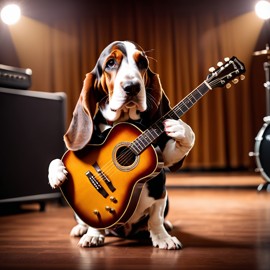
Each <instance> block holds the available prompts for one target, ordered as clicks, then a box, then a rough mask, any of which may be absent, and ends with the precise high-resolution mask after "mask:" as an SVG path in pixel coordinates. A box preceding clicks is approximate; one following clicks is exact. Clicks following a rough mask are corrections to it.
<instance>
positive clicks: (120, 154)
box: [116, 146, 136, 167]
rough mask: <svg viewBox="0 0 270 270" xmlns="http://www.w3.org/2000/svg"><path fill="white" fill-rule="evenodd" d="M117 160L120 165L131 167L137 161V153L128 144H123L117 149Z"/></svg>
mask: <svg viewBox="0 0 270 270" xmlns="http://www.w3.org/2000/svg"><path fill="white" fill-rule="evenodd" d="M116 160H117V162H118V164H119V165H120V166H124V167H129V166H131V165H132V164H133V163H134V162H135V161H136V155H135V154H134V153H133V152H132V151H131V150H130V149H129V148H128V147H127V146H121V147H119V148H118V149H117V151H116Z"/></svg>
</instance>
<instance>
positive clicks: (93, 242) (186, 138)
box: [48, 42, 195, 249]
mask: <svg viewBox="0 0 270 270" xmlns="http://www.w3.org/2000/svg"><path fill="white" fill-rule="evenodd" d="M125 46H126V49H127V59H123V60H122V63H121V66H120V68H119V70H118V73H117V76H116V79H115V82H114V91H113V94H112V95H111V96H110V97H109V98H108V99H107V100H104V101H103V102H100V104H99V106H100V108H99V109H100V110H101V112H102V114H103V116H104V117H105V118H106V119H107V120H108V121H114V122H121V121H127V120H128V119H134V120H136V119H138V118H139V114H138V113H137V111H141V112H142V111H145V110H146V93H145V86H144V83H143V78H142V76H141V74H140V72H139V70H138V68H137V65H136V63H135V61H134V58H133V54H134V53H135V52H136V48H135V46H134V45H133V44H132V43H129V42H125ZM127 81H132V82H136V83H139V84H140V86H141V89H140V91H139V92H138V94H137V95H136V96H134V97H132V100H130V98H129V99H128V97H127V95H126V93H125V91H124V90H123V88H122V85H123V83H125V82H127ZM112 110H113V111H112ZM109 127H110V126H108V125H104V124H102V125H101V126H100V128H101V130H102V131H103V130H105V129H107V128H109ZM164 128H165V131H166V133H167V134H168V136H170V137H171V138H172V139H170V140H169V141H168V142H167V144H166V146H165V149H164V151H163V158H164V162H165V165H167V166H170V165H172V164H174V163H176V162H178V161H179V160H181V159H182V158H183V157H184V156H185V155H187V154H188V153H189V151H190V149H191V148H192V146H193V144H194V141H195V135H194V133H193V131H192V129H191V128H190V127H189V126H188V125H187V124H186V123H184V122H183V121H181V120H179V121H177V120H166V121H164ZM67 174H68V172H67V170H66V168H65V166H64V164H63V162H62V161H61V160H60V159H55V160H53V161H52V162H51V163H50V165H49V175H48V178H49V183H50V185H51V186H52V188H56V187H59V186H61V185H62V183H63V182H64V181H65V180H66V179H67ZM166 199H167V195H166V196H165V197H164V198H162V199H159V200H155V199H154V198H151V197H149V196H148V189H147V188H146V186H144V187H143V188H142V192H141V197H140V200H139V203H138V206H137V209H136V211H135V212H134V214H133V215H132V217H131V218H130V219H129V221H128V222H127V223H126V224H125V225H124V230H125V233H126V234H128V233H129V231H130V230H131V228H132V226H131V224H133V223H136V222H137V221H139V220H140V218H141V217H142V216H144V215H147V214H148V215H149V221H148V230H149V232H150V236H151V239H152V243H153V246H155V247H159V248H160V249H180V248H181V247H182V244H181V243H180V242H179V240H178V239H177V238H176V237H172V236H171V235H169V234H168V232H167V231H166V229H165V228H164V223H165V221H164V217H163V216H164V209H165V206H166ZM77 221H78V224H77V225H76V226H74V227H73V229H72V230H71V232H70V235H71V236H81V239H80V241H79V243H78V245H79V246H81V247H92V246H101V245H103V244H104V241H105V231H104V230H96V229H94V228H91V227H89V226H87V225H86V224H85V223H83V222H82V221H81V220H80V219H79V218H78V217H77Z"/></svg>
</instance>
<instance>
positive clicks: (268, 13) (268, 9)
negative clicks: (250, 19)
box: [255, 0, 270, 20]
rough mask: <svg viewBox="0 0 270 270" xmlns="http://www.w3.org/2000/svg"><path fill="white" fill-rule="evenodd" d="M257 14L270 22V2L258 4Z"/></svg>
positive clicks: (256, 7) (256, 6)
mask: <svg viewBox="0 0 270 270" xmlns="http://www.w3.org/2000/svg"><path fill="white" fill-rule="evenodd" d="M255 12H256V14H257V16H258V17H259V18H261V19H263V20H268V19H269V18H270V2H268V1H264V0H262V1H259V2H257V4H256V5H255Z"/></svg>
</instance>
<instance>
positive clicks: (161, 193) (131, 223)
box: [48, 41, 195, 249]
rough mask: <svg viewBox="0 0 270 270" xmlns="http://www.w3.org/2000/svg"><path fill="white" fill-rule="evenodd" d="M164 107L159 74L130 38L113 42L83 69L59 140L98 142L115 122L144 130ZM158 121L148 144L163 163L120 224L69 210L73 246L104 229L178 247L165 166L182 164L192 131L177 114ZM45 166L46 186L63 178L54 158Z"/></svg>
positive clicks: (90, 242)
mask: <svg viewBox="0 0 270 270" xmlns="http://www.w3.org/2000/svg"><path fill="white" fill-rule="evenodd" d="M169 110H171V107H170V102H169V99H168V97H167V96H166V94H165V92H164V90H163V88H162V85H161V82H160V78H159V75H158V74H156V73H154V72H153V71H152V70H151V69H150V67H149V59H148V57H147V55H146V53H145V51H144V50H143V49H142V48H141V47H140V46H139V45H138V44H136V43H135V42H131V41H114V42H112V43H111V44H109V45H108V46H107V47H106V48H105V49H104V50H103V51H102V52H101V54H100V56H99V59H98V60H97V63H96V65H95V67H94V68H93V70H92V71H91V72H89V73H88V74H86V78H85V80H84V83H83V88H82V91H81V93H80V97H79V100H78V102H77V104H76V106H75V109H74V112H73V117H72V120H71V123H70V126H69V128H68V130H67V132H66V134H65V135H64V141H65V144H66V147H67V149H69V150H71V151H78V150H81V149H83V148H84V147H85V146H86V145H87V144H89V142H90V143H102V141H103V140H104V139H105V137H106V131H107V130H110V128H112V127H113V126H114V125H115V124H116V123H119V122H131V123H133V124H135V125H137V126H138V127H139V128H141V129H142V130H144V129H146V128H148V127H149V126H150V125H151V124H153V123H154V122H155V121H157V120H158V119H160V117H161V116H163V115H164V114H165V113H167V112H168V111H169ZM163 125H164V131H165V132H163V133H162V135H161V136H160V137H159V138H158V139H157V140H156V141H155V143H154V146H155V149H156V150H157V153H159V155H158V156H159V159H160V162H163V164H164V167H163V169H162V170H161V171H160V173H159V174H158V175H157V176H155V177H153V178H152V179H150V180H148V181H147V182H146V183H145V184H144V186H143V188H142V191H141V196H140V200H139V202H138V206H137V208H136V210H135V212H134V213H133V215H132V216H131V218H130V219H129V220H128V221H127V222H126V223H125V224H124V225H123V226H120V228H115V229H114V228H109V229H105V230H98V229H95V228H92V227H89V226H88V225H87V224H85V223H84V222H83V221H82V220H80V218H79V217H78V216H77V215H76V214H75V215H76V220H77V225H76V226H75V227H74V228H73V229H72V230H71V233H70V234H71V235H72V236H81V238H80V240H79V243H78V245H79V246H81V247H93V246H94V247H96V246H102V245H103V244H104V241H105V236H106V235H108V234H113V235H116V236H119V237H132V236H134V235H136V234H138V232H141V231H146V232H147V233H148V235H149V238H150V239H151V241H152V245H153V246H154V247H158V248H160V249H181V248H182V244H181V242H180V241H179V240H178V239H177V238H176V237H174V236H171V235H170V234H169V232H168V231H169V230H170V229H171V228H172V226H171V224H170V222H169V221H166V220H165V216H166V215H167V212H168V195H167V191H166V186H165V180H166V176H165V171H166V169H170V170H172V171H173V170H178V169H179V168H180V167H181V166H182V163H183V161H184V159H185V157H186V156H187V155H188V153H189V152H190V150H191V149H192V147H193V145H194V142H195V134H194V132H193V130H192V129H191V127H190V126H189V125H188V124H186V123H185V122H183V121H182V120H180V119H179V120H174V119H167V120H165V121H164V122H163ZM104 134H105V135H104ZM48 171H49V172H48V178H49V184H50V185H51V187H52V188H56V187H60V186H61V184H62V183H63V182H64V181H68V171H67V169H66V168H65V166H64V164H63V162H62V161H61V160H60V159H58V158H56V159H54V160H52V161H51V163H50V164H49V169H48Z"/></svg>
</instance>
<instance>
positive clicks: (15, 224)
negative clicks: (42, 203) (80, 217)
mask: <svg viewBox="0 0 270 270" xmlns="http://www.w3.org/2000/svg"><path fill="white" fill-rule="evenodd" d="M262 182H264V181H263V180H262V179H261V178H260V177H259V176H258V175H246V174H244V175H243V174H230V175H224V174H223V175H222V174H207V175H203V174H201V175H200V174H196V175H189V174H176V175H169V177H168V193H169V197H170V211H169V214H168V217H167V218H168V219H169V220H170V221H171V222H172V223H173V225H174V228H173V230H172V231H171V232H170V233H171V234H172V235H174V236H176V237H178V239H179V240H180V241H181V242H182V244H183V245H184V248H183V249H182V250H160V249H157V248H154V247H152V246H151V243H150V242H149V240H148V239H141V240H128V239H121V238H117V237H107V238H106V242H105V245H104V246H103V247H98V248H80V247H78V246H77V243H78V240H79V239H78V238H73V237H70V236H69V232H70V229H71V228H72V226H73V225H75V221H74V219H73V213H72V210H71V209H70V208H69V207H68V206H66V207H62V206H60V205H59V204H57V203H56V202H51V203H48V204H47V205H46V211H45V212H40V211H39V205H38V204H26V205H22V206H21V208H20V211H17V209H15V210H14V211H13V212H11V211H10V212H7V211H6V212H5V213H4V214H3V213H2V215H1V216H0V269H3V270H4V269H5V270H8V269H29V270H31V269H44V270H45V269H51V270H54V269H65V270H67V269H88V270H90V269H94V270H96V269H111V270H114V269H118V270H122V269H123V270H127V269H130V270H131V269H134V270H135V269H136V270H137V269H140V270H144V269H149V270H151V269H155V270H159V269H165V270H169V269H192V270H193V269H249V270H250V269H258V270H264V269H265V270H266V269H270V193H269V192H267V191H261V192H258V191H257V186H258V185H259V184H260V183H262ZM239 186H241V187H242V188H239ZM247 186H248V187H249V188H246V187H247ZM235 187H237V188H235ZM252 187H253V188H252Z"/></svg>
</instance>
